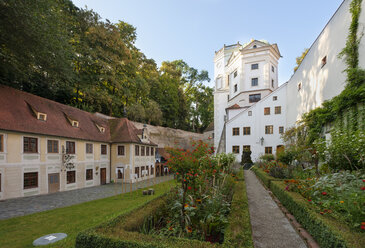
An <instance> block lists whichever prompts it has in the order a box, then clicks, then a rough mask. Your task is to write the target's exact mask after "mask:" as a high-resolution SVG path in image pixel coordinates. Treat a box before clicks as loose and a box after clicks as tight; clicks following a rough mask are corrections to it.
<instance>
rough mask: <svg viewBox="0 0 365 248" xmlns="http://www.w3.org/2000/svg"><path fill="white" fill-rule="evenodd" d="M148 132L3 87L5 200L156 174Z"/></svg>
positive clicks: (0, 148)
mask: <svg viewBox="0 0 365 248" xmlns="http://www.w3.org/2000/svg"><path fill="white" fill-rule="evenodd" d="M156 148H157V145H156V144H154V143H153V142H151V141H150V139H149V134H148V130H147V128H142V129H137V128H136V127H135V126H134V125H133V123H132V122H131V121H129V120H128V119H126V118H119V119H118V118H112V119H108V118H103V117H101V116H98V115H96V114H92V113H89V112H85V111H82V110H80V109H77V108H73V107H70V106H66V105H63V104H60V103H57V102H54V101H51V100H48V99H45V98H42V97H38V96H35V95H32V94H29V93H26V92H23V91H19V90H15V89H13V88H10V87H7V86H2V85H0V199H9V198H14V197H23V196H31V195H38V194H47V193H52V192H57V191H66V190H72V189H78V188H83V187H90V186H96V185H100V184H105V183H109V182H110V181H111V180H114V181H123V182H127V183H134V182H136V181H140V180H144V179H148V178H152V177H154V175H155V171H154V170H155V167H154V164H155V151H156Z"/></svg>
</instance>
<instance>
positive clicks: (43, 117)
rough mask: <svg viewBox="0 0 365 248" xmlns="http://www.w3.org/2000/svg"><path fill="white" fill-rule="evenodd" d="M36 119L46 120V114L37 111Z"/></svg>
mask: <svg viewBox="0 0 365 248" xmlns="http://www.w3.org/2000/svg"><path fill="white" fill-rule="evenodd" d="M37 119H38V120H40V121H46V120H47V115H46V114H44V113H39V112H38V113H37Z"/></svg>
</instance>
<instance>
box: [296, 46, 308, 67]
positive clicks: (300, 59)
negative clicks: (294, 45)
mask: <svg viewBox="0 0 365 248" xmlns="http://www.w3.org/2000/svg"><path fill="white" fill-rule="evenodd" d="M308 50H309V49H308V48H306V49H304V51H303V53H302V55H300V56H299V57H297V58H296V59H295V60H296V61H295V62H296V63H297V65H296V66H295V67H294V72H296V71H297V70H298V68H299V66H300V64H301V63H302V61H303V59H304V57H305V55H307V53H308Z"/></svg>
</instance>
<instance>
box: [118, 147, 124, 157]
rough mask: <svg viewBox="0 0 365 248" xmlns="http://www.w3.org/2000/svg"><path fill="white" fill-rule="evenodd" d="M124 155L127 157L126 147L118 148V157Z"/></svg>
mask: <svg viewBox="0 0 365 248" xmlns="http://www.w3.org/2000/svg"><path fill="white" fill-rule="evenodd" d="M124 155H125V148H124V146H118V156H124Z"/></svg>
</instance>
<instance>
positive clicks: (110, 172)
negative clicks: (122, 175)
mask: <svg viewBox="0 0 365 248" xmlns="http://www.w3.org/2000/svg"><path fill="white" fill-rule="evenodd" d="M111 180H112V143H110V145H109V183H110V182H111Z"/></svg>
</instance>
